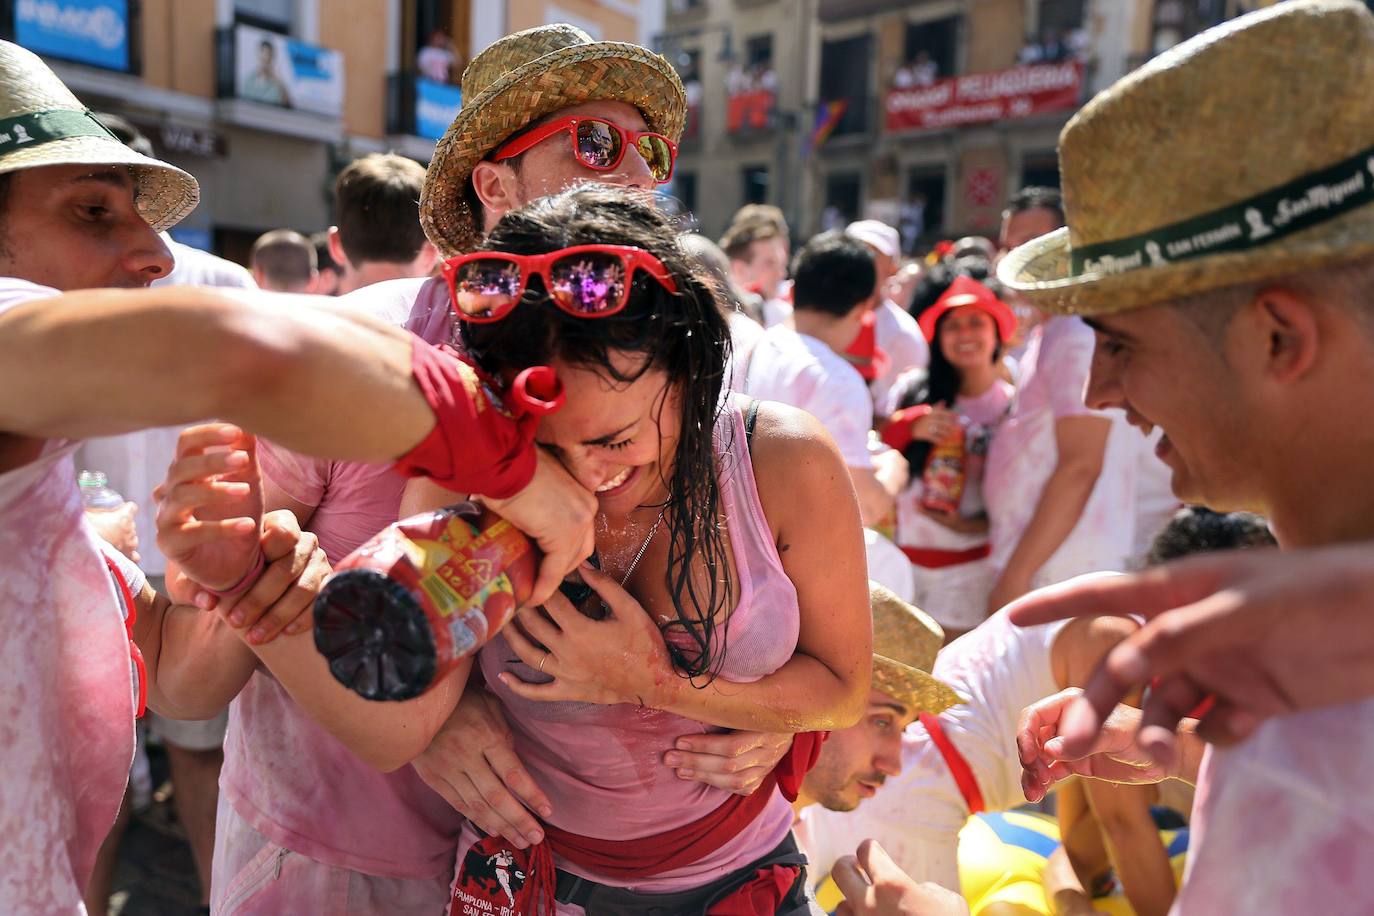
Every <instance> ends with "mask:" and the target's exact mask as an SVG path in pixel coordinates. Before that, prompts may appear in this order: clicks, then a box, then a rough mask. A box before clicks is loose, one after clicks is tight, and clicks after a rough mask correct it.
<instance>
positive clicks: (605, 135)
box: [577, 121, 620, 171]
mask: <svg viewBox="0 0 1374 916" xmlns="http://www.w3.org/2000/svg"><path fill="white" fill-rule="evenodd" d="M619 157H620V132H619V131H617V130H616V129H615V128H614V127H613V126H611V125H610V124H609V123H607V122H605V121H579V122H578V124H577V158H578V159H579V160H580V161H581V162H582V164H583V165H585V166H587V168H590V169H598V170H602V171H604V170H607V169H610V168H611V167H613V166H614V165H615V162H616V159H618V158H619Z"/></svg>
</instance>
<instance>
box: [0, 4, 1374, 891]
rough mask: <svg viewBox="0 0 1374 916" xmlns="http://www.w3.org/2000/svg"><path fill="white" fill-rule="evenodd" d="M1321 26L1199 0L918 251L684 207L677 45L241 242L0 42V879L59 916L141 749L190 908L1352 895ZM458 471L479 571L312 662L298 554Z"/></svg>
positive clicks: (1337, 17)
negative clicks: (321, 224) (1042, 152)
mask: <svg viewBox="0 0 1374 916" xmlns="http://www.w3.org/2000/svg"><path fill="white" fill-rule="evenodd" d="M1369 60H1374V15H1371V14H1370V12H1369V11H1368V10H1367V9H1365V7H1364V5H1363V4H1360V3H1357V2H1354V0H1291V2H1288V3H1284V4H1279V5H1276V6H1274V7H1272V8H1269V9H1267V10H1264V11H1262V12H1259V13H1256V14H1252V15H1248V16H1245V17H1242V18H1239V19H1237V20H1235V21H1233V22H1231V23H1229V24H1227V25H1226V26H1223V27H1221V28H1219V29H1217V30H1214V31H1212V32H1209V33H1206V34H1204V35H1202V36H1200V37H1199V38H1198V39H1195V40H1193V41H1191V42H1188V43H1186V44H1184V45H1182V46H1180V47H1179V48H1177V49H1175V50H1174V51H1173V52H1171V54H1169V55H1167V56H1165V57H1163V58H1160V59H1159V60H1157V61H1155V62H1152V63H1151V64H1148V65H1147V66H1146V67H1144V68H1142V70H1141V71H1139V72H1137V73H1136V74H1133V75H1131V76H1129V77H1127V78H1126V79H1124V80H1123V81H1122V82H1120V83H1119V84H1117V85H1116V86H1113V87H1111V88H1110V89H1108V90H1106V91H1104V92H1103V93H1102V94H1100V95H1099V96H1098V97H1097V98H1095V99H1094V100H1093V101H1092V102H1090V103H1089V104H1088V106H1087V107H1086V108H1085V110H1084V111H1083V112H1082V113H1081V114H1080V115H1079V116H1077V117H1075V119H1073V120H1072V121H1071V122H1070V123H1069V125H1068V126H1067V127H1066V128H1065V130H1064V133H1063V135H1062V137H1061V144H1060V157H1061V173H1062V178H1063V185H1064V194H1063V196H1062V197H1061V195H1060V193H1059V192H1058V191H1056V190H1053V189H1049V188H1038V187H1037V188H1025V189H1022V190H1020V191H1019V192H1017V193H1016V194H1015V195H1013V196H1012V198H1011V199H1010V200H1009V202H1008V205H1007V207H1006V209H1005V212H1004V214H1003V219H1002V225H1001V229H1000V233H999V236H998V238H997V239H996V240H995V241H994V240H991V239H984V238H978V237H968V238H963V239H957V240H950V241H949V242H946V243H942V244H941V245H939V246H937V248H936V249H934V250H933V251H932V252H931V253H930V254H928V255H925V256H923V257H920V258H915V259H913V258H910V257H908V256H906V255H905V254H904V246H903V244H902V234H901V232H900V231H899V228H896V227H893V226H889V225H886V224H884V223H882V222H880V221H877V220H871V219H868V220H860V221H857V222H853V223H850V224H848V225H846V226H843V227H835V228H833V229H829V230H827V231H823V232H821V233H819V234H817V235H815V236H814V237H811V238H809V239H806V240H804V241H803V240H800V239H798V240H796V241H798V243H799V244H798V245H797V247H796V251H795V252H794V251H793V250H792V248H793V241H794V234H793V230H792V227H791V226H789V225H788V223H787V221H786V219H785V217H784V214H783V213H782V212H781V211H780V210H778V209H777V208H775V207H771V206H766V205H750V206H747V207H745V208H743V209H742V210H740V211H739V213H737V214H736V216H735V217H734V219H733V220H732V222H731V224H730V225H729V227H728V228H727V229H726V231H725V232H724V234H723V235H722V236H721V238H720V239H719V241H718V243H717V242H716V241H713V240H711V239H708V238H706V237H704V236H702V235H700V234H697V233H683V232H682V231H681V228H680V226H679V225H678V224H677V222H676V221H675V220H674V219H673V218H671V217H670V216H668V215H665V213H664V212H662V211H661V210H660V209H659V208H657V207H656V206H655V205H654V201H653V191H654V190H655V189H656V188H657V187H658V186H660V185H662V184H665V183H667V182H668V181H669V180H670V178H671V175H672V170H673V165H674V160H675V157H676V151H677V148H676V141H677V140H678V139H679V138H680V136H681V133H682V130H683V126H684V119H685V117H686V113H687V107H688V102H687V99H686V96H685V93H684V87H683V84H682V82H681V80H680V79H679V77H678V76H677V74H676V73H675V71H674V70H673V68H672V67H671V66H670V64H669V63H668V62H667V61H666V60H664V59H663V58H662V57H660V56H659V55H657V54H654V53H652V52H650V51H648V50H646V49H644V48H640V47H638V46H635V45H631V44H626V43H620V42H605V41H596V40H594V39H592V38H591V37H590V36H588V35H587V34H586V33H584V32H582V31H581V30H579V29H577V28H574V27H572V26H566V25H547V26H542V27H539V28H536V29H532V30H528V31H525V32H520V33H516V34H514V35H510V36H507V37H505V38H502V39H500V40H499V41H497V42H496V43H495V44H493V45H492V46H491V47H489V48H487V49H486V50H485V51H483V52H482V53H480V54H478V55H476V56H475V57H474V58H473V60H472V62H471V63H470V64H469V65H468V66H467V68H466V70H465V71H464V73H463V77H462V79H463V104H462V108H461V110H460V111H459V113H458V115H457V116H456V117H455V119H454V121H453V123H452V124H451V125H450V127H449V129H448V132H447V133H446V135H445V136H444V138H443V139H442V140H440V141H439V143H438V145H437V147H436V150H435V154H434V157H433V160H432V162H431V163H430V165H429V167H428V169H423V168H421V167H420V166H419V165H417V164H415V163H414V162H412V161H410V160H408V159H405V158H403V157H399V156H395V155H371V156H366V157H363V158H361V159H359V160H357V161H356V162H354V163H352V164H350V165H349V166H348V167H347V168H345V169H344V170H343V171H342V172H341V173H340V175H339V176H338V179H337V182H336V184H335V187H334V199H335V209H334V214H333V222H334V225H332V226H331V227H329V228H328V229H327V230H324V231H323V232H319V233H316V234H315V235H313V236H312V235H307V234H305V233H303V232H300V231H297V230H295V229H290V228H281V229H277V230H273V231H271V232H268V233H266V234H264V235H263V236H262V237H261V238H260V239H258V241H257V243H256V244H255V245H254V246H253V250H252V255H251V263H250V264H249V266H248V269H244V268H242V267H239V266H237V265H233V264H230V263H229V262H227V261H223V260H222V259H218V258H215V257H213V256H211V255H208V254H206V253H204V252H198V251H196V250H195V249H192V248H188V247H186V246H184V245H179V244H177V243H175V242H173V241H172V240H171V239H170V237H169V236H168V235H167V229H168V228H170V227H171V226H173V225H174V224H175V223H176V222H177V221H178V220H179V219H181V218H182V217H184V216H185V215H186V214H187V213H189V212H190V211H191V210H192V209H193V208H194V206H195V204H196V202H197V199H198V186H197V183H196V180H195V178H194V177H193V176H191V175H190V174H188V173H186V172H184V171H182V170H181V169H178V168H176V167H174V166H172V165H169V164H167V163H165V162H162V161H159V160H158V159H156V158H155V156H154V155H153V150H152V148H151V146H150V145H149V144H148V142H147V140H146V139H145V138H143V137H141V136H140V135H139V134H138V132H137V131H136V130H135V129H134V128H132V127H131V126H130V125H128V124H127V123H124V122H122V121H120V120H119V119H117V118H113V117H109V116H97V115H96V114H94V113H92V112H90V111H88V110H87V109H86V108H85V107H84V106H83V105H82V104H81V103H80V101H79V100H78V99H77V98H76V97H75V96H74V95H73V94H72V93H71V92H70V91H69V90H68V88H67V87H66V86H64V85H63V84H62V83H61V82H60V80H59V79H58V78H57V76H56V75H55V74H54V73H53V72H52V71H51V70H50V69H49V68H48V67H47V65H46V64H44V63H43V62H42V61H41V60H40V59H39V58H38V57H36V56H35V55H33V54H32V53H30V52H28V51H26V50H24V49H22V48H20V47H18V46H16V45H14V44H10V43H7V42H0V430H3V433H0V566H3V569H2V570H0V609H2V610H3V613H4V614H5V620H4V624H5V628H6V636H5V638H4V640H3V642H0V672H3V673H2V674H0V678H3V680H4V689H3V691H2V692H0V696H3V699H0V711H3V713H4V716H3V721H4V722H5V726H4V735H5V740H4V742H3V750H0V759H2V760H3V761H4V762H5V764H6V771H7V777H8V778H7V779H6V781H5V785H4V787H3V789H0V850H3V852H4V853H5V855H4V856H3V861H4V864H3V866H0V911H3V912H6V913H35V914H37V913H43V914H46V913H81V912H89V913H103V912H105V911H106V907H107V906H108V902H109V896H110V883H111V875H112V868H113V863H114V861H115V857H116V856H117V853H118V847H119V843H120V841H121V837H122V834H123V832H124V829H125V825H126V824H127V822H128V818H129V809H130V807H131V804H132V796H133V794H134V793H135V791H136V789H137V784H138V782H139V780H138V777H137V774H138V772H139V769H140V763H139V755H141V754H142V745H143V742H144V739H145V736H146V735H147V734H151V735H155V736H156V738H157V740H158V741H160V743H161V744H162V746H163V747H164V748H166V751H167V755H168V760H169V763H170V767H171V778H172V781H173V784H174V786H175V799H176V805H177V815H178V817H179V819H180V820H181V822H182V824H183V826H184V828H185V830H186V833H187V836H188V838H189V841H190V846H191V850H192V854H193V856H194V859H195V862H196V866H197V873H198V880H199V883H200V886H201V889H202V892H203V896H202V902H203V905H204V908H205V909H206V910H207V911H209V912H213V913H218V914H226V916H227V914H257V913H265V914H286V913H292V914H294V913H329V914H334V913H340V914H393V913H405V914H410V913H415V914H426V913H428V914H441V913H446V914H452V916H467V914H494V913H501V914H505V916H515V914H525V916H540V914H552V913H557V914H562V916H579V914H584V913H585V914H591V916H600V914H621V913H623V914H632V913H634V914H638V913H650V912H653V913H664V914H716V916H725V914H763V913H779V914H818V913H824V912H836V913H841V914H851V916H945V914H963V913H972V914H979V913H984V914H996V913H1068V914H1086V913H1092V912H1109V913H1126V912H1134V913H1141V914H1164V913H1173V914H1177V916H1200V914H1207V916H1211V914H1225V913H1236V914H1240V913H1247V914H1249V913H1293V912H1299V911H1304V910H1306V911H1312V912H1320V913H1326V912H1365V911H1368V910H1370V909H1371V908H1374V893H1371V891H1370V890H1369V885H1368V884H1367V882H1364V881H1363V880H1362V879H1363V866H1366V865H1369V864H1374V837H1371V836H1370V833H1371V827H1370V826H1369V825H1370V824H1371V823H1374V820H1371V817H1370V815H1371V814H1374V812H1371V811H1370V797H1371V796H1370V793H1369V792H1368V785H1367V779H1366V777H1364V776H1362V774H1361V771H1362V765H1363V761H1364V758H1365V757H1367V756H1371V755H1374V699H1371V698H1370V697H1371V693H1374V681H1371V678H1370V677H1369V674H1368V672H1370V671H1371V670H1374V666H1371V664H1370V657H1371V654H1372V653H1374V627H1370V626H1369V624H1368V621H1369V614H1370V613H1371V607H1374V562H1371V549H1370V546H1369V544H1368V539H1369V538H1371V537H1374V530H1371V529H1370V527H1369V522H1368V521H1367V520H1368V519H1369V518H1371V512H1370V510H1371V509H1374V505H1369V504H1366V503H1365V502H1364V500H1365V499H1366V498H1371V499H1374V496H1371V495H1370V494H1368V493H1367V491H1368V490H1369V487H1368V485H1367V484H1366V483H1365V480H1366V477H1367V474H1366V473H1365V468H1366V465H1367V463H1368V459H1369V457H1370V455H1371V450H1374V442H1370V443H1367V442H1365V440H1366V439H1368V438H1370V437H1371V436H1374V432H1371V430H1374V424H1370V423H1366V422H1363V421H1364V420H1365V419H1367V418H1370V417H1371V416H1374V403H1366V401H1367V400H1370V396H1369V395H1368V394H1367V393H1366V389H1365V388H1364V385H1363V382H1364V379H1366V378H1367V377H1368V372H1369V371H1370V369H1371V368H1374V330H1371V328H1372V327H1374V325H1371V320H1370V317H1369V314H1368V313H1369V310H1370V308H1371V299H1372V298H1374V273H1372V272H1371V267H1370V257H1371V251H1374V248H1371V244H1374V190H1371V189H1374V182H1371V181H1370V175H1371V174H1374V172H1371V171H1370V169H1371V168H1372V166H1371V163H1374V159H1371V158H1370V157H1371V155H1372V154H1374V153H1371V151H1372V150H1374V117H1371V116H1374V110H1370V109H1371V106H1374V103H1371V101H1370V100H1369V98H1368V95H1367V93H1365V92H1364V91H1363V80H1364V79H1365V77H1366V76H1367V74H1366V73H1365V70H1366V69H1367V67H1368V64H1367V62H1368V61H1369ZM1299 77H1301V78H1299ZM1142 123H1149V124H1161V123H1163V124H1168V125H1171V129H1170V130H1169V131H1167V132H1165V131H1153V132H1150V133H1148V134H1142V133H1141V128H1140V125H1141V124H1142ZM21 128H22V130H21ZM1238 163H1242V164H1244V165H1245V168H1243V169H1240V170H1238V169H1237V164H1238ZM300 228H308V227H300ZM335 297H337V298H335ZM535 369H538V370H542V371H544V372H545V373H546V375H547V376H548V377H550V378H553V379H556V385H557V390H558V396H557V397H556V398H550V399H548V400H544V401H541V402H540V404H541V406H540V409H538V410H533V409H531V408H530V407H529V406H528V405H529V403H530V401H529V394H528V389H527V385H529V384H532V383H530V382H529V379H530V378H532V376H531V375H530V372H531V370H535ZM187 424H194V425H189V426H188V425H187ZM79 469H86V470H89V471H97V470H98V471H101V472H103V473H101V474H96V473H83V474H81V475H80V482H79V483H78V475H77V471H78V470H79ZM114 491H118V493H116V492H114ZM119 494H123V496H120V495H119ZM127 496H133V497H134V498H135V502H126V501H124V498H123V497H127ZM466 499H475V500H478V501H480V502H482V503H485V505H486V506H487V507H488V508H489V509H490V510H492V511H493V512H494V513H495V514H497V515H499V516H501V517H502V518H504V519H505V520H506V521H507V522H509V523H510V525H512V526H514V527H515V528H516V529H518V530H519V531H522V532H524V533H525V534H526V535H528V537H529V538H530V539H531V541H532V542H534V543H535V544H537V545H538V547H539V556H540V559H539V560H538V568H537V571H536V573H535V575H534V577H533V579H534V581H533V585H532V587H531V592H530V595H529V598H528V600H527V601H526V603H525V605H524V606H522V607H520V608H519V609H518V610H517V611H515V612H514V616H513V619H512V620H511V622H510V623H509V624H507V625H506V626H505V627H504V629H501V630H500V631H499V632H494V633H490V634H487V637H488V638H486V640H485V642H484V643H483V644H480V645H479V646H478V647H475V650H474V651H473V652H472V653H471V654H469V655H467V656H466V657H463V658H462V659H461V660H459V661H458V662H457V663H456V665H455V666H453V667H452V669H451V670H448V671H447V673H445V674H443V675H442V677H440V678H438V680H437V681H436V683H434V684H433V685H432V686H431V687H430V688H429V689H428V690H426V691H425V692H423V693H421V694H420V695H418V696H415V697H413V698H410V699H405V700H399V701H393V702H378V701H374V700H369V699H366V698H364V697H363V696H361V695H360V694H358V693H355V692H353V691H352V690H350V689H348V688H347V687H346V686H344V685H343V684H342V683H341V682H340V681H338V680H336V678H335V676H334V674H333V673H331V669H330V666H329V664H328V663H327V661H326V659H325V657H324V655H323V654H322V653H321V652H320V651H318V650H317V649H316V643H315V640H314V638H313V635H312V630H313V627H312V622H313V618H312V609H313V607H314V600H315V597H316V596H317V595H318V594H319V593H320V591H321V589H322V588H323V587H324V585H325V583H326V582H327V581H328V580H329V576H330V575H331V571H332V569H333V568H334V567H335V566H337V565H338V564H339V563H340V562H341V561H342V560H343V559H344V558H345V557H347V556H349V555H350V554H352V553H353V552H354V551H355V550H357V549H358V548H359V547H360V546H362V545H364V544H365V543H367V542H368V541H369V539H371V538H372V537H373V536H374V535H376V534H377V533H378V532H379V531H382V530H383V529H385V528H387V527H388V526H389V525H391V524H392V523H394V522H396V521H397V520H398V519H401V518H403V517H407V516H412V515H415V514H417V513H423V512H432V511H435V510H438V509H441V508H442V507H445V506H448V505H451V504H453V503H455V502H459V501H463V500H466ZM1275 546H1277V547H1278V548H1279V549H1274V548H1275ZM1219 551H1220V553H1218V552H1219ZM1196 554H1215V555H1214V556H1193V555H1196ZM574 586H575V587H574ZM145 711H146V716H145ZM136 722H137V725H136ZM145 723H146V728H145V727H144V726H145ZM144 766H146V764H144ZM131 771H132V772H133V773H134V774H135V776H134V778H133V779H132V781H131V777H130V774H131ZM131 785H132V786H133V788H131ZM1194 787H1195V788H1196V792H1195V793H1194V791H1193V789H1194ZM1051 791H1053V795H1051V796H1050V799H1051V801H1052V803H1051V804H1046V802H1045V799H1046V796H1047V794H1048V793H1050V792H1051ZM1185 863H1186V864H1185ZM1180 872H1181V874H1180Z"/></svg>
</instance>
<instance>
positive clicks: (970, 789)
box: [920, 712, 986, 814]
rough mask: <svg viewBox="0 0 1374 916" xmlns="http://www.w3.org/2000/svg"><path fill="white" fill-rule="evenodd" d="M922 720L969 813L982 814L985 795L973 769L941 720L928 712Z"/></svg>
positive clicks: (922, 715)
mask: <svg viewBox="0 0 1374 916" xmlns="http://www.w3.org/2000/svg"><path fill="white" fill-rule="evenodd" d="M920 718H921V724H922V725H924V726H925V729H926V733H927V734H929V735H930V740H931V741H933V742H935V749H936V750H938V751H939V752H940V756H941V757H943V758H944V759H945V766H947V767H949V773H950V775H951V776H953V777H954V784H955V785H956V786H958V787H959V794H960V795H962V796H964V803H965V804H967V805H968V813H969V814H980V813H982V812H983V811H984V810H986V809H985V808H984V807H983V793H982V790H980V789H979V788H978V779H977V778H976V777H975V776H974V775H973V768H972V767H970V766H969V765H968V761H967V760H965V759H964V755H963V754H961V753H959V749H958V748H957V747H955V746H954V742H952V741H950V740H949V735H946V734H945V730H944V727H943V726H941V725H940V720H939V719H937V718H936V717H935V716H932V715H931V714H930V713H928V712H923V713H921V716H920Z"/></svg>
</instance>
